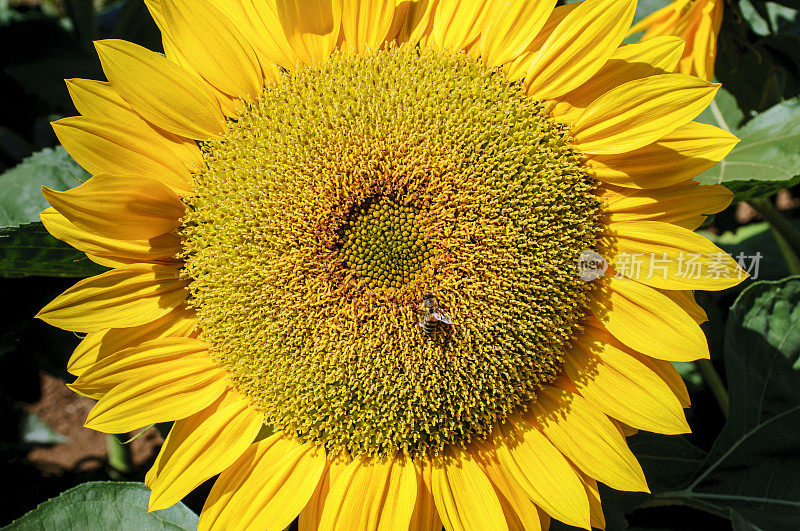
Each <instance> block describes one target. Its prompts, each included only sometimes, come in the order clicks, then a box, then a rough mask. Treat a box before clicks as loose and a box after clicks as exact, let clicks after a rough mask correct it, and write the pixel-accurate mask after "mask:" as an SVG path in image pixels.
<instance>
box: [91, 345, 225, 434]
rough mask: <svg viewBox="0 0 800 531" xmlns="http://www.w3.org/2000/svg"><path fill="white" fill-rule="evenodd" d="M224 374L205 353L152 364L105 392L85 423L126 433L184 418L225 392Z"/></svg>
mask: <svg viewBox="0 0 800 531" xmlns="http://www.w3.org/2000/svg"><path fill="white" fill-rule="evenodd" d="M226 374H227V373H226V371H225V369H222V368H219V367H217V366H216V364H215V363H214V362H213V361H212V360H211V357H210V356H208V355H205V356H203V357H199V356H198V357H187V358H184V359H170V360H167V361H164V362H163V363H159V364H153V365H152V367H151V370H150V371H149V373H148V374H145V375H142V376H141V377H140V378H137V379H136V380H129V381H127V382H124V383H121V384H119V385H117V386H115V387H114V388H113V389H111V390H110V391H109V392H108V393H106V395H105V396H103V398H101V399H100V401H99V402H97V404H95V406H94V407H93V408H92V411H91V412H89V418H87V419H86V427H87V428H91V429H93V430H97V431H102V432H105V433H126V432H129V431H133V430H136V429H138V428H141V427H143V426H149V425H150V424H156V423H158V422H168V421H170V420H178V419H183V418H186V417H188V416H189V415H193V414H195V413H197V412H198V411H200V410H201V409H203V408H205V407H208V406H209V405H210V404H211V403H212V402H214V401H215V400H216V399H217V398H219V396H220V395H221V394H222V393H223V392H225V389H226V388H227V383H226V380H225V375H226Z"/></svg>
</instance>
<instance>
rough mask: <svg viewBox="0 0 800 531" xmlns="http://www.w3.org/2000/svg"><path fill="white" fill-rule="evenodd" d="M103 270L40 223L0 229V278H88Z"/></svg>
mask: <svg viewBox="0 0 800 531" xmlns="http://www.w3.org/2000/svg"><path fill="white" fill-rule="evenodd" d="M103 271H105V269H104V268H103V267H102V266H99V265H97V264H95V263H94V262H92V261H91V260H89V259H88V258H86V255H85V254H83V253H82V252H81V251H78V250H77V249H74V248H72V247H70V246H69V245H67V244H66V243H64V242H62V241H60V240H57V239H55V238H53V237H52V236H51V235H50V233H49V232H47V230H46V229H45V228H44V226H43V225H42V224H41V223H31V224H29V225H23V226H21V227H15V228H5V229H0V277H26V276H46V277H88V276H91V275H96V274H98V273H102V272H103Z"/></svg>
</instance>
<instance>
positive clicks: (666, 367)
mask: <svg viewBox="0 0 800 531" xmlns="http://www.w3.org/2000/svg"><path fill="white" fill-rule="evenodd" d="M628 353H629V354H630V355H631V356H633V357H634V358H636V359H637V360H639V361H641V362H642V363H644V364H645V365H647V367H648V368H649V369H650V370H651V371H653V372H654V373H656V374H657V375H658V376H659V378H661V379H662V380H664V383H665V384H667V385H668V386H669V389H670V391H672V394H674V395H675V396H676V397H678V400H679V401H680V403H681V407H683V408H687V407H690V406H691V405H692V399H691V397H690V396H689V390H688V389H686V383H685V382H684V381H683V378H681V375H680V373H679V372H678V369H676V368H675V366H674V365H673V364H672V363H670V362H668V361H663V360H657V359H653V358H651V357H650V356H645V355H644V354H639V353H638V352H633V351H628Z"/></svg>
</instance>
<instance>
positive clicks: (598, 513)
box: [578, 470, 606, 529]
mask: <svg viewBox="0 0 800 531" xmlns="http://www.w3.org/2000/svg"><path fill="white" fill-rule="evenodd" d="M578 477H579V478H580V479H581V482H582V483H583V487H584V488H585V489H586V496H587V497H588V498H589V512H590V521H591V524H592V527H593V528H597V529H605V528H606V517H605V515H604V514H603V503H602V500H601V499H600V489H598V488H597V481H595V480H594V479H592V478H590V477H589V476H587V475H586V474H584V473H582V472H581V471H580V470H579V471H578Z"/></svg>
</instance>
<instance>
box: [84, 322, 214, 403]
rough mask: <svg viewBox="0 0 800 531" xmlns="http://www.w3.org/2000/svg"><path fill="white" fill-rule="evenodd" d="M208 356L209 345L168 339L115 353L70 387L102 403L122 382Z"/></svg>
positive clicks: (187, 340) (180, 339)
mask: <svg viewBox="0 0 800 531" xmlns="http://www.w3.org/2000/svg"><path fill="white" fill-rule="evenodd" d="M204 357H206V358H207V357H208V344H207V343H205V342H204V341H200V340H199V339H192V338H188V337H167V338H159V339H154V340H151V341H147V342H145V343H142V344H140V345H136V346H134V347H130V348H127V349H123V350H119V351H117V352H114V353H112V354H110V355H108V356H106V357H105V358H103V359H102V360H100V361H98V362H97V363H95V364H94V365H92V366H91V367H89V368H87V369H86V370H85V371H83V372H82V374H81V375H80V376H79V377H78V379H77V380H75V381H74V382H73V383H71V384H69V388H70V389H72V390H73V391H75V392H76V393H80V394H82V395H83V396H88V397H89V398H94V399H96V400H99V399H100V398H102V397H103V396H104V395H105V394H106V393H107V392H108V391H110V390H111V389H113V388H114V387H116V386H117V385H119V384H121V383H125V382H127V381H131V380H137V379H138V380H142V379H143V378H145V377H146V376H147V375H149V374H150V373H151V372H153V371H155V370H158V369H157V367H161V366H162V365H161V364H163V363H166V362H169V361H173V360H182V359H190V358H193V359H201V358H204Z"/></svg>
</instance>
